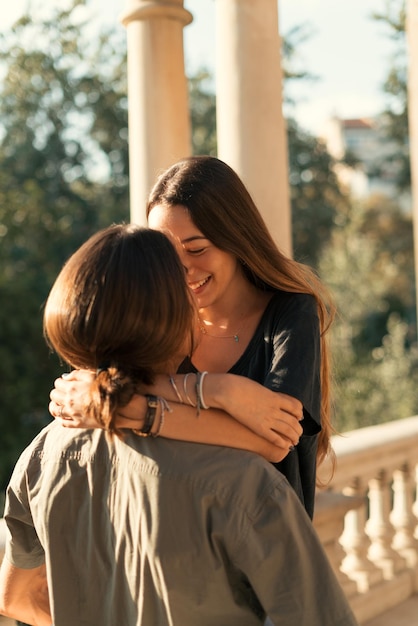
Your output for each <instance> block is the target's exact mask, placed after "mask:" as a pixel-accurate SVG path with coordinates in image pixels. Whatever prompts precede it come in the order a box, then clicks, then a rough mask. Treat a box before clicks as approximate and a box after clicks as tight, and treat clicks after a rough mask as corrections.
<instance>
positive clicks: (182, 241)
mask: <svg viewBox="0 0 418 626" xmlns="http://www.w3.org/2000/svg"><path fill="white" fill-rule="evenodd" d="M196 239H207V237H204V236H203V235H194V236H193V237H187V239H182V240H181V243H190V242H191V241H196Z"/></svg>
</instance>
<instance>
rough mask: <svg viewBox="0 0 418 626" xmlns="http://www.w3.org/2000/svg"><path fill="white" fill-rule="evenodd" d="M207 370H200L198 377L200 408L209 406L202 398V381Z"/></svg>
mask: <svg viewBox="0 0 418 626" xmlns="http://www.w3.org/2000/svg"><path fill="white" fill-rule="evenodd" d="M207 374H208V372H201V374H200V377H199V389H198V393H199V399H200V406H201V407H202V409H206V410H207V409H209V408H210V407H209V406H208V405H207V404H206V402H205V400H204V398H203V381H204V380H205V376H207Z"/></svg>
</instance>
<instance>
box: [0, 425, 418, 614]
mask: <svg viewBox="0 0 418 626" xmlns="http://www.w3.org/2000/svg"><path fill="white" fill-rule="evenodd" d="M333 447H334V450H335V453H336V456H337V466H336V470H335V472H334V475H333V477H332V479H331V481H330V482H329V484H328V486H327V488H326V489H324V490H320V491H318V493H317V500H316V512H315V519H314V525H315V528H316V530H317V532H318V534H319V536H320V538H321V541H322V543H323V545H324V548H325V550H326V552H327V555H328V558H329V560H330V561H331V563H332V565H333V567H334V569H335V571H336V573H337V576H338V578H339V580H340V583H341V585H342V587H343V589H344V591H345V593H346V595H347V597H348V599H349V602H350V604H351V606H352V608H353V611H354V613H355V615H356V617H357V619H358V621H359V623H360V624H365V623H366V622H367V620H369V619H372V618H374V617H377V616H378V615H381V614H383V613H384V612H385V611H387V610H389V609H391V608H393V607H395V606H397V605H398V604H401V603H402V602H403V601H404V600H406V599H407V598H409V597H411V596H412V595H414V594H418V489H417V485H418V416H417V417H410V418H407V419H404V420H399V421H395V422H390V423H388V424H382V425H379V426H371V427H368V428H361V429H359V430H355V431H352V432H348V433H344V434H343V435H341V436H339V437H336V438H334V440H333ZM329 475H330V465H329V464H324V466H321V468H320V477H321V478H322V479H323V480H324V481H326V480H327V479H328V478H329ZM4 538H5V528H4V520H1V519H0V560H1V559H2V557H3V547H4Z"/></svg>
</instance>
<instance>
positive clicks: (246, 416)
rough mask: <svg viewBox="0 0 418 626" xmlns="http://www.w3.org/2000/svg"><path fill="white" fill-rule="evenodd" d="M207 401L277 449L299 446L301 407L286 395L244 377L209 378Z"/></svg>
mask: <svg viewBox="0 0 418 626" xmlns="http://www.w3.org/2000/svg"><path fill="white" fill-rule="evenodd" d="M204 395H205V401H206V402H208V401H209V403H210V404H211V406H216V407H217V408H220V409H223V410H224V411H227V412H228V413H229V414H230V415H232V416H233V417H234V418H235V419H236V420H237V421H239V422H241V424H244V425H245V426H247V428H249V429H250V430H252V431H253V432H255V433H256V434H257V435H260V436H261V437H264V438H265V439H267V440H268V441H270V442H271V443H273V444H275V445H276V446H279V447H280V448H282V447H287V448H289V447H291V446H295V445H297V443H298V442H299V439H300V436H301V435H302V432H303V431H302V426H301V425H300V422H301V420H302V419H303V407H302V403H301V402H300V401H299V400H297V399H296V398H293V397H292V396H289V395H287V394H284V393H278V392H275V391H271V390H270V389H267V388H266V387H263V385H260V384H259V383H256V382H255V381H253V380H250V379H249V378H246V377H244V376H236V375H234V374H226V375H225V374H208V375H207V376H206V378H205V381H204Z"/></svg>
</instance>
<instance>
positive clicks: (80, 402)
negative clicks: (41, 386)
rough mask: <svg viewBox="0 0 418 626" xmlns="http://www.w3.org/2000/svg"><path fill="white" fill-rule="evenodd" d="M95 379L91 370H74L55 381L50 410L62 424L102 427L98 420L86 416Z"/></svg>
mask: <svg viewBox="0 0 418 626" xmlns="http://www.w3.org/2000/svg"><path fill="white" fill-rule="evenodd" d="M93 379H94V373H93V372H92V371H91V370H74V371H72V372H70V373H69V374H64V375H63V376H62V377H61V378H57V379H56V381H55V382H54V389H52V391H51V393H50V394H49V397H50V399H51V402H50V403H49V412H50V413H51V415H52V417H55V419H56V420H57V421H58V422H60V424H61V425H62V426H67V427H69V428H101V426H100V424H99V423H98V422H96V420H93V419H91V418H90V419H88V418H87V417H86V413H87V412H86V408H87V407H88V405H89V404H90V388H91V383H92V382H93Z"/></svg>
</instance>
